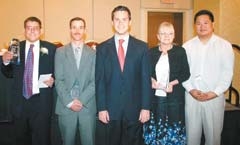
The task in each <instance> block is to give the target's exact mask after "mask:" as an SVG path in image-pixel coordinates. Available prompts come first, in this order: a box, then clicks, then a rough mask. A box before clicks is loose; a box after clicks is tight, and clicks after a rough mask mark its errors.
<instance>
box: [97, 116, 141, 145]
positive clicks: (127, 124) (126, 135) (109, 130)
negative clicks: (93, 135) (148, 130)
mask: <svg viewBox="0 0 240 145" xmlns="http://www.w3.org/2000/svg"><path fill="white" fill-rule="evenodd" d="M99 125H100V126H101V127H100V126H99ZM99 129H101V130H99ZM97 133H98V134H97V135H101V137H102V138H101V139H99V140H97V142H96V145H143V132H142V123H141V122H139V121H126V120H113V121H110V122H109V123H108V124H103V123H99V124H98V127H97ZM103 134H104V135H103Z"/></svg>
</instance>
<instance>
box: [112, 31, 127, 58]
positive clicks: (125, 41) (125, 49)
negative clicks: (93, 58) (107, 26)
mask: <svg viewBox="0 0 240 145" xmlns="http://www.w3.org/2000/svg"><path fill="white" fill-rule="evenodd" d="M119 39H123V40H124V42H123V43H122V46H123V49H124V55H125V56H126V53H127V47H128V41H129V35H127V36H125V37H124V38H119V36H117V35H115V36H114V40H115V45H116V50H117V53H118V47H119Z"/></svg>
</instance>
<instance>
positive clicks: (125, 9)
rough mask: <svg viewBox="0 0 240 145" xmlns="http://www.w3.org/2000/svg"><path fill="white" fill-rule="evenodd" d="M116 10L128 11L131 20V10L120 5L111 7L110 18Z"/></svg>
mask: <svg viewBox="0 0 240 145" xmlns="http://www.w3.org/2000/svg"><path fill="white" fill-rule="evenodd" d="M117 11H126V12H127V13H128V17H129V20H131V12H130V10H129V8H128V7H126V6H121V5H120V6H117V7H115V8H114V9H113V11H112V20H113V18H114V13H115V12H117Z"/></svg>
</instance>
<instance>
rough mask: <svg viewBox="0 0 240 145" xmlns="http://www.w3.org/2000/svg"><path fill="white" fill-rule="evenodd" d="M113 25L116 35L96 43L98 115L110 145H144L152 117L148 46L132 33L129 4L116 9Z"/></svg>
mask: <svg viewBox="0 0 240 145" xmlns="http://www.w3.org/2000/svg"><path fill="white" fill-rule="evenodd" d="M112 25H113V28H114V30H115V35H114V36H113V37H112V38H110V39H108V40H106V41H105V42H103V43H101V44H100V45H99V46H97V53H96V71H95V72H96V73H95V75H96V99H97V109H98V117H99V120H100V121H101V122H102V123H103V124H104V126H105V127H106V128H107V132H108V133H107V134H106V138H107V140H106V142H107V143H109V145H141V144H143V139H142V124H143V123H145V122H146V121H148V120H149V117H150V113H149V109H150V89H151V80H150V72H149V56H148V47H147V44H146V43H145V42H142V41H140V40H138V39H136V38H134V37H132V36H130V35H129V28H130V25H131V12H130V10H129V9H128V8H127V7H125V6H117V7H116V8H114V9H113V11H112ZM102 144H104V143H102Z"/></svg>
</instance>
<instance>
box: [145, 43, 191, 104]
mask: <svg viewBox="0 0 240 145" xmlns="http://www.w3.org/2000/svg"><path fill="white" fill-rule="evenodd" d="M149 51H150V53H149V54H150V62H151V76H152V77H153V78H155V79H156V72H155V67H156V64H157V62H158V60H159V58H160V56H161V54H162V52H161V51H159V47H158V46H157V47H154V48H151V49H150V50H149ZM168 59H169V68H170V77H169V82H171V81H173V80H175V79H177V80H178V82H179V84H177V85H176V86H174V87H173V92H172V93H169V94H167V96H168V98H169V99H171V98H173V99H175V100H178V101H181V100H183V101H184V92H185V89H184V88H183V86H182V82H184V81H186V80H187V79H188V78H189V76H190V71H189V65H188V61H187V55H186V52H185V49H184V48H182V47H180V46H176V45H173V48H172V49H170V50H169V51H168ZM152 92H153V93H155V90H153V91H152ZM153 96H154V94H153Z"/></svg>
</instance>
